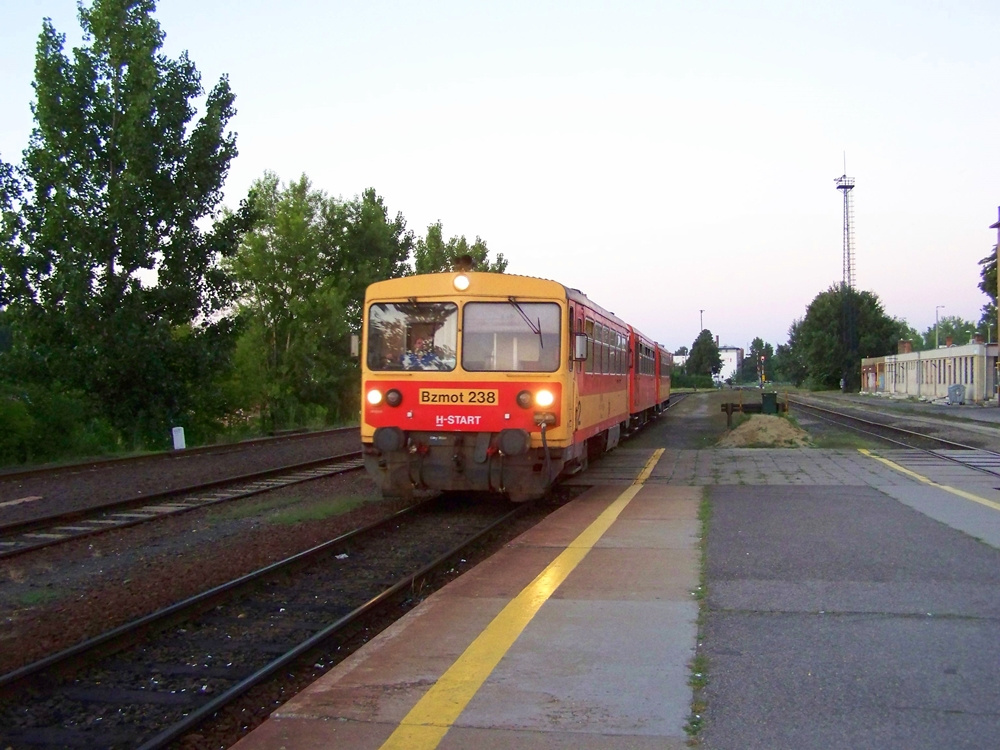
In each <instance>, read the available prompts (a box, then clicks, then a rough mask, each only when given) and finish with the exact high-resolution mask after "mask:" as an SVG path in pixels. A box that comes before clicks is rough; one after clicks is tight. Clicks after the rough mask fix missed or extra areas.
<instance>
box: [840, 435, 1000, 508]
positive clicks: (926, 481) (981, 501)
mask: <svg viewBox="0 0 1000 750" xmlns="http://www.w3.org/2000/svg"><path fill="white" fill-rule="evenodd" d="M858 450H859V451H860V452H861V453H863V454H864V455H866V456H868V457H869V458H874V459H875V460H876V461H881V462H882V463H884V464H885V465H886V466H888V467H889V468H891V469H895V470H896V471H898V472H900V473H901V474H906V476H908V477H913V478H914V479H916V480H917V481H919V482H923V483H924V484H929V485H931V486H932V487H937V488H938V489H939V490H944V491H945V492H950V493H951V494H952V495H958V496H959V497H961V498H964V499H966V500H971V501H972V502H974V503H979V504H980V505H985V506H986V507H987V508H992V509H993V510H1000V503H997V502H994V501H993V500H988V499H986V498H985V497H980V496H979V495H974V494H973V493H971V492H966V491H965V490H960V489H958V488H957V487H949V486H948V485H947V484H939V483H938V482H935V481H934V480H933V479H930V478H928V477H925V476H924V475H923V474H918V473H917V472H915V471H911V470H910V469H907V468H906V467H905V466H900V465H899V464H897V463H895V462H893V461H890V460H889V459H887V458H882V457H881V456H876V455H875V454H874V453H872V452H871V451H870V450H868V449H867V448H858Z"/></svg>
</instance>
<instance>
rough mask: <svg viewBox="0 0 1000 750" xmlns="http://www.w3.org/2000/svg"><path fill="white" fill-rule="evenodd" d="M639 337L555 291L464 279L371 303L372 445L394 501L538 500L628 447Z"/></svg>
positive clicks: (434, 279) (410, 283) (366, 395)
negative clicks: (474, 494) (460, 495)
mask: <svg viewBox="0 0 1000 750" xmlns="http://www.w3.org/2000/svg"><path fill="white" fill-rule="evenodd" d="M628 337H629V328H628V326H627V325H626V324H625V323H624V322H623V321H621V320H619V319H618V318H616V317H615V316H614V315H613V314H611V313H609V312H607V311H606V310H603V309H602V308H601V307H599V306H598V305H596V304H594V303H593V302H592V301H591V300H589V299H588V298H587V297H586V295H584V294H582V293H581V292H579V291H577V290H575V289H569V288H567V287H565V286H563V285H562V284H559V283H557V282H554V281H547V280H544V279H536V278H530V277H526V276H514V275H510V274H494V273H478V272H452V273H437V274H426V275H419V276H409V277H404V278H399V279H390V280H387V281H381V282H377V283H375V284H372V285H371V286H370V287H369V288H368V291H367V294H366V296H365V312H364V327H363V335H362V342H363V352H364V353H363V357H362V414H361V441H362V443H363V448H364V454H365V465H366V467H367V468H368V470H369V472H370V473H371V474H372V476H374V477H375V478H376V480H377V482H378V483H379V485H380V487H381V488H382V491H383V492H384V493H386V494H390V495H403V496H406V495H409V494H411V493H412V492H413V490H414V489H425V488H426V489H435V490H485V491H492V492H502V493H505V494H506V495H508V496H509V497H510V498H511V499H512V500H515V501H521V500H527V499H532V498H536V497H540V496H541V495H543V494H544V493H545V492H546V490H547V489H548V488H549V487H550V486H551V485H552V483H553V482H554V481H555V479H556V478H557V477H559V476H560V475H561V474H565V473H570V472H573V471H575V470H578V469H580V468H583V467H585V466H586V464H587V461H588V459H589V458H590V457H591V456H593V455H595V454H599V453H600V452H602V451H604V450H609V449H611V448H613V447H614V446H615V445H617V443H618V440H619V438H620V436H621V434H622V429H623V427H624V426H626V424H627V422H628V417H629V401H628V371H629V357H628Z"/></svg>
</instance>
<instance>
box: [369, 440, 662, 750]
mask: <svg viewBox="0 0 1000 750" xmlns="http://www.w3.org/2000/svg"><path fill="white" fill-rule="evenodd" d="M662 455H663V449H662V448H660V449H658V450H656V452H654V453H653V455H652V457H650V459H649V461H647V462H646V465H645V467H643V470H642V471H641V472H640V473H639V476H638V477H636V480H635V481H634V482H633V483H632V485H631V486H629V488H628V489H627V490H625V491H624V492H623V493H622V494H621V495H619V496H618V497H617V498H616V499H615V501H614V502H612V503H611V505H609V506H608V507H607V508H606V509H605V510H604V512H603V513H601V515H599V516H598V517H597V519H596V520H595V521H594V522H593V523H592V524H590V526H588V527H587V528H586V529H584V531H583V532H582V533H581V534H580V535H579V536H578V537H577V538H576V539H574V540H573V541H572V542H571V543H570V544H569V546H568V547H567V548H566V549H565V550H563V551H562V552H561V553H560V554H559V556H558V557H557V558H556V559H555V560H553V561H552V562H551V563H550V564H549V565H548V567H546V568H545V570H543V571H542V572H541V573H539V574H538V576H537V577H536V578H535V580H533V581H532V582H531V583H529V584H528V585H527V586H525V587H524V589H523V590H522V591H521V593H519V594H518V595H517V596H516V597H514V598H513V599H512V600H511V601H510V602H509V603H508V604H507V606H506V607H504V608H503V609H502V610H501V611H500V613H499V614H498V615H497V616H496V617H494V618H493V621H492V622H491V623H490V624H489V625H487V626H486V629H485V630H483V632H482V633H480V634H479V636H478V637H477V638H476V639H475V640H474V641H473V642H472V643H471V644H469V647H468V648H467V649H465V651H464V652H463V653H462V655H461V656H459V657H458V659H457V660H456V661H455V663H454V664H452V665H451V666H450V667H449V668H448V670H447V671H446V672H445V673H444V674H443V675H441V677H440V678H439V679H438V681H437V682H436V683H434V685H432V686H431V688H430V690H428V691H427V693H425V694H424V696H423V697H422V698H421V699H420V700H419V701H417V704H416V705H415V706H414V707H413V708H412V709H410V712H409V713H408V714H407V715H406V716H404V717H403V720H402V721H401V722H400V723H399V726H398V727H397V728H396V731H394V732H393V733H392V734H391V735H390V736H389V739H387V740H386V741H385V742H384V743H383V744H382V747H381V750H433V748H436V747H437V746H438V744H439V743H440V742H441V740H442V739H443V738H444V736H445V734H446V733H447V732H448V730H449V729H450V728H451V725H452V724H454V723H455V720H456V719H457V718H458V716H459V714H461V713H462V711H463V710H464V709H465V707H466V706H467V705H468V704H469V701H471V700H472V698H473V696H474V695H475V694H476V691H478V690H479V688H480V687H481V686H482V684H483V683H484V682H485V681H486V678H487V677H489V676H490V673H491V672H492V671H493V669H494V668H495V667H496V665H497V664H498V663H499V662H500V659H502V658H503V656H504V654H506V653H507V651H508V650H509V649H510V647H511V646H512V645H513V644H514V641H516V640H517V637H518V636H519V635H520V634H521V632H522V631H523V630H524V629H525V627H527V625H528V623H529V622H531V620H532V618H534V616H535V614H536V613H537V612H538V610H539V609H541V607H542V605H543V604H545V602H546V601H548V599H549V597H551V596H552V594H553V593H555V590H556V589H557V588H559V585H560V584H561V583H562V582H563V581H565V580H566V578H567V577H568V576H569V574H570V573H572V572H573V569H574V568H576V566H577V565H579V564H580V561H581V560H583V558H584V557H586V556H587V553H588V552H590V550H591V549H592V548H593V546H594V544H596V543H597V541H598V540H599V539H600V538H601V536H602V535H603V534H604V532H606V531H607V530H608V529H609V528H610V527H611V524H613V523H614V522H615V520H616V519H617V518H618V516H619V514H621V512H622V511H623V510H624V509H625V506H626V505H628V504H629V503H630V502H631V501H632V498H634V497H635V496H636V495H637V494H638V492H639V490H641V489H642V485H643V483H644V482H645V481H646V480H647V479H648V478H649V475H650V474H651V473H652V472H653V467H654V466H656V462H657V461H659V460H660V456H662Z"/></svg>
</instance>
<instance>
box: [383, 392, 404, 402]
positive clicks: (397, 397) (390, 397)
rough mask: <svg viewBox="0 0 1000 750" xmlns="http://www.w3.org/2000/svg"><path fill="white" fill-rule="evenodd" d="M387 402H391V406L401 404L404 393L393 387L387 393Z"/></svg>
mask: <svg viewBox="0 0 1000 750" xmlns="http://www.w3.org/2000/svg"><path fill="white" fill-rule="evenodd" d="M385 402H386V403H387V404H389V406H399V405H400V404H401V403H403V394H402V393H400V392H399V391H397V390H396V389H395V388H393V389H392V390H391V391H389V392H388V393H387V394H385Z"/></svg>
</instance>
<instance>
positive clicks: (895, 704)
mask: <svg viewBox="0 0 1000 750" xmlns="http://www.w3.org/2000/svg"><path fill="white" fill-rule="evenodd" d="M576 481H577V482H580V483H585V484H588V485H592V487H591V488H590V489H589V490H588V491H586V492H585V493H584V494H582V495H581V496H580V497H579V498H577V499H576V500H574V501H573V502H572V503H570V504H568V505H567V506H565V507H563V508H561V509H560V510H559V511H557V512H556V513H554V514H553V515H551V516H550V517H549V518H547V519H546V520H545V521H543V522H542V523H540V524H539V525H538V526H536V527H534V528H533V529H531V530H529V531H528V532H526V533H525V534H523V535H522V536H520V537H519V538H518V539H516V540H515V541H514V542H512V543H511V544H510V545H508V547H507V548H505V549H504V550H503V551H502V552H501V553H499V554H497V555H495V556H494V557H492V558H490V559H489V560H487V561H485V562H484V563H482V564H480V565H478V566H476V567H475V568H474V569H472V570H471V571H469V572H468V573H466V574H464V575H463V576H461V577H460V578H459V579H457V580H455V581H454V582H452V583H450V584H449V585H448V586H446V587H445V588H443V589H442V590H440V591H439V592H437V593H436V594H434V595H433V596H431V597H429V598H428V599H427V600H426V601H425V602H423V603H422V604H421V605H420V606H419V607H417V608H416V609H414V610H413V611H412V612H410V613H409V614H408V615H407V616H405V617H404V618H403V619H401V620H400V621H399V622H397V623H396V624H395V625H393V626H391V627H390V628H389V629H387V630H386V631H384V632H383V633H381V634H380V635H379V636H377V637H376V638H374V639H373V640H372V641H371V642H370V643H368V644H366V646H364V647H363V648H362V649H361V650H359V651H358V652H357V653H355V654H354V655H353V656H351V657H350V658H349V659H347V660H345V661H344V662H343V663H342V664H340V665H339V666H338V667H336V668H334V669H333V670H332V671H331V672H329V673H328V674H327V675H325V676H324V677H322V678H320V679H319V680H318V681H317V682H316V683H314V684H313V685H312V686H311V687H310V688H309V689H307V690H306V691H305V692H303V693H301V694H299V695H298V696H296V697H295V698H293V699H292V700H290V701H289V702H288V703H286V704H285V705H284V706H282V707H280V708H279V709H277V710H276V711H275V712H274V713H273V714H272V716H271V718H270V719H268V721H266V722H265V723H264V724H262V725H261V726H260V727H258V728H257V729H256V730H255V731H254V732H252V733H251V734H249V735H248V736H247V737H245V738H243V740H241V741H240V742H239V743H237V745H235V746H234V747H235V748H237V749H238V750H278V748H281V749H282V750H319V749H320V748H323V749H324V750H327V749H329V748H341V747H343V748H352V749H357V750H369V749H372V750H374V749H375V748H406V750H421V749H422V748H435V747H436V748H442V749H443V750H457V749H459V748H463V749H464V748H470V747H475V748H478V749H479V750H498V749H501V748H502V749H513V748H518V749H520V748H528V749H529V750H543V749H550V748H558V749H560V750H562V749H565V748H571V747H572V748H582V749H583V750H597V749H598V748H600V749H601V750H616V749H621V748H633V749H636V750H645V749H647V748H658V749H659V750H662V749H663V748H666V749H667V750H680V749H681V748H685V747H688V744H687V742H688V740H689V737H688V735H687V734H686V732H685V727H686V726H687V725H688V724H689V722H690V721H691V720H692V718H694V719H695V720H696V721H698V720H702V719H703V724H702V727H701V732H700V734H699V735H698V737H697V743H698V746H700V747H704V748H716V749H718V748H741V750H746V749H752V748H758V749H760V750H782V749H784V748H789V749H794V750H810V749H812V748H816V749H817V750H819V749H820V748H822V749H823V750H830V749H831V748H844V749H845V750H847V749H848V748H850V750H858V749H859V748H873V749H874V748H879V750H884V749H885V748H900V750H902V749H903V748H906V750H913V749H914V748H917V749H923V750H932V749H934V748H940V747H970V748H983V749H984V750H985V748H993V747H995V746H996V744H995V738H996V737H997V736H1000V711H998V710H997V706H1000V666H998V665H1000V605H998V602H1000V599H998V597H997V595H996V594H997V592H998V591H1000V489H997V486H996V481H995V478H994V479H993V480H991V479H990V478H989V477H988V476H987V475H984V474H982V473H977V472H976V471H974V470H973V469H972V468H970V467H969V466H960V465H955V464H948V463H945V462H943V461H934V460H931V459H928V458H927V456H926V455H921V454H919V453H918V452H915V451H906V450H885V451H879V452H877V453H876V452H865V451H858V450H800V449H769V450H759V449H733V450H666V451H662V450H660V449H657V450H647V449H638V448H632V449H630V448H619V449H618V450H616V451H614V452H613V453H612V454H610V455H609V456H607V457H606V458H605V459H603V460H602V461H600V462H597V463H595V464H594V465H593V466H592V467H591V470H590V471H588V473H587V475H586V477H585V478H579V479H577V480H576ZM703 498H704V499H707V500H708V505H709V506H710V508H711V518H710V519H709V521H708V534H707V540H706V541H707V545H706V548H707V554H706V556H705V568H704V571H703V572H701V571H700V567H701V566H700V560H701V546H700V545H701V539H700V538H699V535H700V533H701V529H702V528H703V527H702V524H701V522H700V521H699V519H698V509H699V506H700V504H701V501H702V499H703ZM699 575H702V576H703V578H699ZM701 581H704V582H705V583H706V585H707V590H708V595H707V597H706V598H705V599H704V600H703V601H702V602H701V605H700V606H701V608H702V609H701V614H700V618H701V620H700V622H701V630H700V631H699V630H698V623H699V611H698V608H699V602H698V600H697V598H696V597H695V596H693V595H692V592H695V591H696V590H697V587H698V586H699V584H700V582H701ZM696 651H697V654H698V656H699V657H701V658H703V660H704V661H703V662H701V663H706V664H707V665H708V675H707V677H708V683H707V685H706V686H704V687H703V688H702V689H701V690H700V693H699V694H698V696H697V697H698V702H699V704H700V705H704V706H706V707H707V710H706V711H705V716H703V717H695V716H693V715H692V700H693V698H694V693H693V689H692V687H691V686H690V684H689V680H690V678H691V667H692V660H693V658H694V656H695V654H696ZM699 710H701V709H700V708H699Z"/></svg>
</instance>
